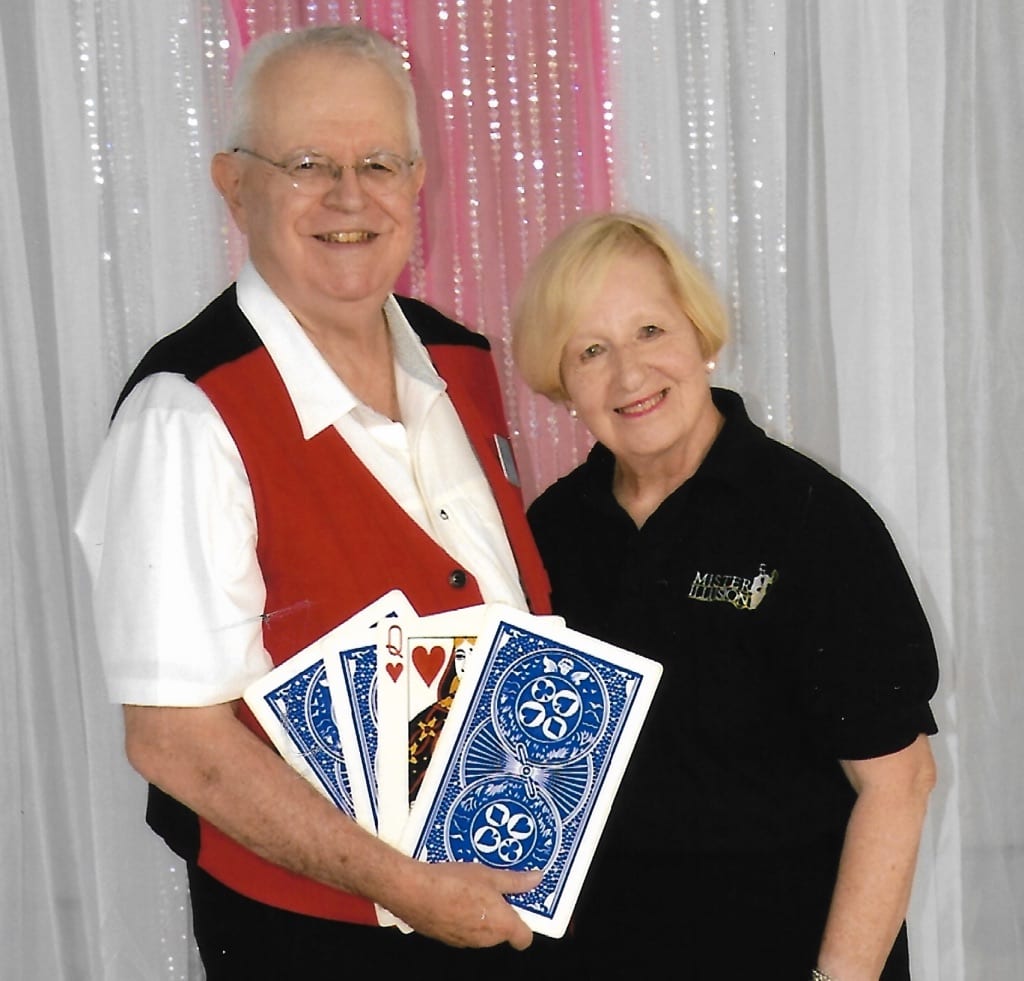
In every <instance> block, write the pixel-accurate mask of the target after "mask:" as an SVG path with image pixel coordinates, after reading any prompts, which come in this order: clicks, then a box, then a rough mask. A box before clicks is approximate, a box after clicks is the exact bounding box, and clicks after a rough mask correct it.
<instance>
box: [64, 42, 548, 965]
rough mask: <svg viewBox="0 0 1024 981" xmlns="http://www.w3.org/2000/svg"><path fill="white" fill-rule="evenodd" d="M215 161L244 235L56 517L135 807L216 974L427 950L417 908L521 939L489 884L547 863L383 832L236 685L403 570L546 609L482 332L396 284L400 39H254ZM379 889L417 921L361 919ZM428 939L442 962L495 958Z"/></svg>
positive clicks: (401, 178) (519, 880)
mask: <svg viewBox="0 0 1024 981" xmlns="http://www.w3.org/2000/svg"><path fill="white" fill-rule="evenodd" d="M212 176H213V180H214V182H215V184H216V186H217V188H218V189H219V191H220V193H221V194H222V195H223V197H224V200H225V201H226V203H227V205H228V208H229V209H230V211H231V214H232V215H233V217H234V220H235V221H236V222H237V224H238V226H239V228H241V230H242V231H243V232H244V233H245V235H246V236H247V239H248V245H249V261H248V263H247V264H246V266H245V267H244V269H243V270H242V271H241V274H240V275H239V277H238V281H237V283H236V284H235V285H233V286H232V287H230V288H229V289H228V290H227V291H226V292H225V293H224V294H222V295H221V296H220V297H218V298H217V299H215V300H214V301H213V302H212V303H211V304H210V305H209V306H208V307H207V308H206V309H205V310H204V311H203V312H202V313H200V314H199V316H198V317H196V319H195V320H194V321H192V322H191V323H190V324H188V325H187V326H185V327H184V328H182V329H181V330H179V331H177V332H176V333H174V334H171V335H170V336H168V337H166V338H164V339H163V340H162V341H160V342H159V343H157V344H156V345H155V346H154V347H153V349H152V350H151V351H150V352H149V353H148V354H147V355H146V357H145V358H144V359H143V361H142V362H141V364H140V365H139V367H138V368H137V369H136V371H135V372H134V374H133V375H132V377H131V379H130V380H129V382H128V384H127V386H126V387H125V390H124V392H123V394H122V396H121V399H120V401H119V404H118V408H117V410H116V414H115V418H114V420H113V422H112V425H111V429H110V433H109V436H108V439H107V441H106V442H105V444H104V447H103V449H102V452H101V455H100V459H99V461H98V464H97V467H96V470H95V472H94V474H93V477H92V480H91V481H90V486H89V488H88V491H87V495H86V499H85V501H84V503H83V507H82V511H81V514H80V517H79V521H78V525H77V528H76V531H77V534H78V537H79V539H80V541H81V542H82V545H83V548H84V550H85V553H86V556H87V561H88V565H89V569H90V573H91V575H92V578H93V582H94V588H95V609H96V620H97V629H98V633H99V639H100V646H101V650H102V653H103V658H104V663H105V668H106V672H107V677H108V681H109V687H110V690H111V693H112V696H113V697H114V698H115V700H117V701H118V702H121V703H123V704H124V715H125V730H126V746H127V753H128V756H129V759H130V760H131V762H132V764H133V765H134V766H135V768H136V769H137V770H138V771H139V772H140V773H141V774H142V775H143V776H145V777H146V779H147V780H148V781H149V782H150V784H151V788H152V789H151V793H150V803H149V809H148V814H147V817H148V820H149V822H150V824H151V825H152V826H153V827H154V828H155V829H156V830H157V831H158V832H159V833H160V834H161V835H163V836H164V838H165V839H166V840H167V842H168V843H169V844H170V846H171V847H172V848H173V849H174V850H175V851H177V852H178V853H179V854H181V855H182V856H183V857H184V858H185V859H186V860H187V862H188V867H189V882H190V890H191V895H192V902H193V914H194V920H195V927H196V935H197V938H198V941H199V944H200V949H201V952H202V955H203V959H204V962H205V964H206V968H207V972H208V976H209V977H210V978H220V977H224V978H238V977H246V978H257V977H271V976H287V977H295V976H300V974H301V973H302V972H304V971H310V970H314V969H323V968H328V967H330V968H334V969H337V968H338V967H339V966H341V965H342V964H348V965H352V964H353V963H360V961H359V960H356V961H353V958H359V957H360V956H362V957H363V958H365V959H364V960H363V961H362V963H365V964H366V965H367V966H372V965H374V964H379V966H380V967H381V968H383V969H384V970H386V971H387V972H388V973H390V972H391V971H393V970H398V969H401V968H402V967H408V968H411V967H413V966H414V965H416V964H422V959H423V957H424V954H425V953H426V954H427V955H429V956H430V957H434V958H437V957H440V956H441V955H442V954H443V952H444V951H445V949H446V948H444V947H443V946H442V945H441V944H438V943H436V942H435V940H426V939H424V938H425V937H426V938H436V940H440V941H442V942H443V943H444V944H448V945H451V946H452V947H480V948H484V947H495V948H497V949H496V950H494V951H492V952H490V953H493V954H499V953H501V952H502V951H504V952H507V953H508V954H509V955H510V956H511V957H513V958H515V959H517V960H518V959H519V958H521V957H522V956H523V955H520V954H516V953H514V952H512V951H511V948H518V949H520V950H521V949H524V948H526V947H527V946H529V945H530V943H531V940H532V935H531V933H530V931H529V929H527V928H526V926H525V925H524V924H523V923H522V921H521V920H520V919H519V917H518V916H517V914H516V913H515V911H514V910H513V909H512V908H511V907H510V906H509V905H508V903H507V902H506V901H505V899H504V896H503V894H509V893H515V892H519V891H523V890H526V889H530V888H532V887H533V886H534V885H536V882H537V881H538V879H539V875H535V874H534V873H521V874H520V873H503V872H499V871H496V870H490V869H487V868H484V867H481V866H475V865H463V864H457V863H451V864H438V865H426V864H423V863H419V862H415V861H412V860H411V859H408V858H406V857H404V856H402V855H401V854H399V853H398V852H396V851H394V850H393V849H391V848H390V847H388V846H387V845H385V844H384V843H382V842H381V841H380V840H378V839H377V838H375V837H374V836H372V835H370V834H367V833H366V832H365V831H363V830H361V829H360V828H359V827H358V826H357V825H356V824H355V823H354V822H353V821H351V820H349V819H348V818H347V817H345V816H343V815H342V814H341V813H340V812H339V811H337V810H335V809H334V808H333V806H332V805H330V804H329V803H328V802H327V801H326V800H325V799H324V798H323V797H322V796H321V795H320V794H319V793H317V792H316V791H315V790H314V789H313V788H312V787H311V786H309V785H308V784H307V783H306V782H305V781H304V780H302V779H301V778H300V777H298V776H297V775H296V774H295V773H294V772H293V771H292V770H291V769H290V768H289V767H288V765H287V764H286V763H284V762H283V761H282V760H281V758H280V757H279V756H277V755H276V754H275V753H274V752H273V751H272V749H271V748H270V747H269V746H268V744H267V742H266V741H265V739H264V738H263V737H262V735H261V733H260V731H259V727H258V725H257V724H256V723H255V721H254V720H253V719H252V718H251V716H249V715H247V713H246V712H245V711H244V707H243V703H241V702H240V695H241V693H242V691H243V690H244V688H245V687H246V685H247V684H248V683H250V682H251V681H252V680H253V679H255V678H257V677H259V676H260V675H261V674H263V673H264V672H266V671H267V670H269V669H270V668H271V667H272V666H273V664H275V663H280V662H281V661H283V660H285V659H287V658H288V657H289V656H290V655H292V654H294V653H295V652H297V651H299V650H301V649H302V648H304V647H305V646H307V645H309V644H310V643H311V642H312V641H314V640H315V639H316V638H317V637H319V636H321V635H323V634H324V633H326V632H327V631H329V630H330V629H331V628H332V627H334V626H335V625H336V624H338V623H340V622H341V621H343V620H345V619H346V618H348V617H349V616H351V615H352V614H353V613H355V612H357V611H358V610H359V609H360V608H362V607H363V606H365V605H366V604H368V603H369V602H371V601H372V600H374V599H376V598H377V597H378V596H380V595H381V594H383V593H384V592H386V591H387V590H388V589H391V588H394V587H398V588H401V589H402V590H404V591H405V593H406V595H407V596H408V597H409V599H410V600H411V602H412V603H413V605H414V606H415V607H416V608H417V610H418V611H419V612H420V613H422V614H428V613H433V612H436V611H439V610H443V609H451V608H456V607H460V606H467V605H470V604H473V603H478V602H482V601H503V602H506V603H511V604H514V605H516V606H518V607H519V608H527V607H529V608H531V609H533V610H535V611H537V612H546V610H547V603H548V583H547V579H546V577H545V574H544V572H543V568H542V566H541V565H540V562H539V559H538V557H537V554H536V552H535V549H534V545H533V541H532V539H531V538H530V535H529V531H528V529H527V525H526V523H525V518H524V515H523V512H522V502H521V499H520V494H519V491H518V488H517V486H515V484H514V483H513V482H512V481H511V480H510V479H509V474H508V473H506V469H505V467H504V466H503V464H502V460H501V458H500V456H499V452H498V447H499V445H500V444H501V443H502V442H503V441H504V439H505V436H504V433H505V423H504V421H503V417H502V409H501V401H500V395H499V393H498V388H497V384H496V378H495V375H494V369H493V366H492V364H491V361H490V355H489V353H488V345H487V343H486V341H485V340H484V338H483V337H482V336H481V335H478V334H473V333H471V332H469V331H467V330H465V329H464V328H462V327H460V326H459V325H457V324H454V323H453V322H451V321H449V320H448V319H446V318H445V317H443V316H442V315H441V314H439V313H438V312H437V311H435V310H433V309H431V308H430V307H427V306H426V305H424V304H422V303H419V302H416V301H412V300H406V299H402V298H396V297H395V296H394V295H393V294H392V289H393V286H394V284H395V281H396V278H397V277H398V275H399V272H400V271H401V269H402V267H403V265H404V264H405V262H406V260H407V258H408V255H409V251H410V247H411V243H412V240H413V231H414V219H415V207H416V198H417V194H418V191H419V189H420V187H421V186H422V184H423V179H424V161H423V158H422V156H421V154H420V144H419V134H418V127H417V122H416V109H415V103H414V98H413V93H412V88H411V85H410V82H409V79H408V74H407V72H406V70H405V68H404V66H403V64H402V61H401V58H400V56H399V53H398V52H397V50H396V49H395V48H394V47H393V46H392V45H390V44H389V43H388V42H386V41H385V40H384V39H383V38H381V37H380V36H379V35H377V34H375V33H373V32H371V31H368V30H366V29H364V28H361V27H333V28H317V29H310V30H306V31H301V32H297V33H294V34H279V35H272V36H268V37H265V38H262V39H261V40H260V41H258V42H257V43H256V44H255V45H254V46H253V48H252V50H250V52H249V54H248V55H247V58H246V61H245V62H244V64H243V67H242V69H241V72H240V74H239V78H238V80H237V84H236V98H235V114H234V124H233V128H232V130H231V133H230V138H229V140H228V143H227V148H226V149H225V150H224V152H221V153H218V154H217V155H216V156H215V157H214V159H213V163H212ZM375 902H376V903H379V904H381V905H382V906H384V907H385V908H387V909H389V910H391V911H392V912H393V913H395V914H396V915H397V916H399V917H400V918H401V919H402V920H404V921H405V922H406V923H408V924H409V925H411V926H412V927H413V928H414V930H415V931H416V934H414V935H412V936H407V935H404V934H402V933H401V932H399V931H397V930H393V929H391V930H383V929H379V928H368V926H367V925H369V924H374V923H375V922H376V920H375V916H374V905H373V904H374V903H375ZM498 945H500V948H499V947H498ZM536 949H537V948H535V949H534V950H535V951H536ZM444 956H445V957H447V958H448V959H449V961H450V962H451V964H454V965H455V967H454V968H453V967H451V966H450V965H449V966H448V967H442V970H444V971H445V972H446V973H448V974H449V975H450V976H451V975H453V974H457V973H458V965H460V964H463V965H465V964H467V963H469V964H471V965H475V967H481V966H483V963H484V961H485V960H486V958H484V960H480V959H479V958H480V957H481V956H482V952H468V951H460V952H454V951H453V952H451V953H449V954H445V955H444ZM501 956H504V954H501ZM474 957H476V958H477V959H474ZM486 962H487V963H491V961H486ZM439 963H440V964H442V965H444V964H445V963H448V962H447V961H445V960H444V959H442V960H441V961H440V962H439ZM520 963H521V961H520ZM473 969H475V968H473ZM471 970H472V969H470V968H467V971H466V973H467V974H468V973H471Z"/></svg>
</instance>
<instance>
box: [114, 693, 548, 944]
mask: <svg viewBox="0 0 1024 981" xmlns="http://www.w3.org/2000/svg"><path fill="white" fill-rule="evenodd" d="M125 740H126V744H127V750H128V757H129V759H130V760H131V762H132V764H133V765H134V766H135V768H136V769H137V770H138V771H139V772H140V773H141V774H142V775H143V776H144V777H145V778H146V779H147V780H149V781H150V782H151V783H155V784H156V785H157V786H159V787H161V788H162V789H163V790H165V791H166V792H167V793H169V794H170V795H171V796H172V797H175V798H177V799H178V800H180V801H182V802H183V803H184V804H186V805H187V806H188V807H190V808H191V809H192V810H194V811H195V812H196V813H197V814H201V815H203V816H204V817H205V818H206V819H207V820H209V821H211V822H212V823H213V824H216V825H217V826H218V827H219V828H220V829H221V830H222V831H224V832H225V833H226V834H229V835H231V836H232V837H233V838H235V839H236V840H238V841H240V842H242V844H244V845H245V846H246V847H248V848H250V849H252V850H253V851H255V852H256V853H258V854H260V855H262V856H263V857H264V858H267V859H269V860H270V861H271V862H275V863H276V864H278V865H283V866H284V867H285V868H288V869H291V870H292V871H294V872H298V873H300V874H301V875H306V876H309V877H310V878H313V879H317V880H319V881H321V882H325V883H327V884H328V885H331V886H334V887H335V888H338V889H343V890H345V891H346V892H351V893H355V894H356V895H360V896H365V897H366V898H368V899H371V900H373V901H374V902H377V903H379V904H380V905H381V906H383V907H384V908H385V909H387V910H389V911H390V912H392V913H394V915H395V916H398V917H399V918H401V919H402V920H404V921H405V922H406V923H407V924H408V925H409V926H410V927H412V928H413V929H414V930H416V931H417V932H418V933H422V934H424V935H426V936H429V937H434V938H435V939H437V940H440V941H442V942H444V943H446V944H451V945H453V946H456V947H489V946H494V945H496V944H500V943H503V942H505V941H507V942H508V943H509V944H511V945H512V946H513V947H515V948H516V949H518V950H523V949H525V948H526V947H529V945H530V943H531V942H532V940H533V934H532V932H531V931H530V928H529V927H527V925H526V924H525V923H523V921H522V920H521V919H520V918H519V914H518V913H517V912H516V911H515V910H514V909H513V908H512V907H511V906H510V905H509V904H508V902H507V901H506V899H505V895H504V894H511V893H516V892H527V891H529V890H530V889H533V888H534V887H535V886H536V885H537V884H538V883H539V882H540V879H541V875H542V874H541V873H540V872H508V871H503V870H500V869H491V868H488V867H487V866H484V865H474V864H468V863H463V862H446V863H441V864H427V863H425V862H418V861H416V860H415V859H412V858H409V857H408V856H406V855H402V854H401V853H400V852H398V851H397V850H395V849H394V848H392V847H391V846H390V845H387V844H385V843H384V842H383V841H381V840H380V839H379V838H377V837H376V836H374V835H371V834H369V833H368V832H366V831H364V830H363V829H362V828H360V827H359V826H358V825H357V824H356V823H355V822H354V821H352V820H350V819H349V818H347V817H345V816H344V815H343V814H342V813H341V812H340V811H339V810H338V809H337V808H336V807H335V806H334V805H333V804H331V802H330V801H328V800H327V798H326V797H324V796H323V795H322V794H320V793H318V792H317V791H316V790H314V789H313V787H312V786H311V785H310V784H309V783H307V782H306V781H305V780H304V779H303V778H302V777H300V776H299V775H298V774H297V773H296V772H295V771H294V770H293V769H292V768H291V767H290V766H288V764H287V763H285V762H284V760H282V759H281V757H280V756H278V755H277V754H276V753H275V752H274V751H273V750H272V749H270V747H269V746H267V745H266V744H265V743H263V742H262V741H261V740H259V739H257V737H256V736H255V735H253V733H251V732H250V731H249V730H248V729H247V728H246V727H245V726H244V725H243V724H242V723H241V722H240V721H239V720H238V719H237V718H236V716H235V712H234V706H233V705H231V704H227V703H225V704H221V705H211V706H208V707H205V708H157V707H147V706H138V705H127V706H125Z"/></svg>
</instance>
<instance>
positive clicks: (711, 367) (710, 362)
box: [704, 360, 717, 375]
mask: <svg viewBox="0 0 1024 981" xmlns="http://www.w3.org/2000/svg"><path fill="white" fill-rule="evenodd" d="M716 366H717V362H716V361H714V360H708V361H705V362H704V367H705V368H707V370H708V374H709V375H710V374H711V372H712V371H714V370H715V367H716Z"/></svg>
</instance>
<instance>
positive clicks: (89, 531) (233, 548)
mask: <svg viewBox="0 0 1024 981" xmlns="http://www.w3.org/2000/svg"><path fill="white" fill-rule="evenodd" d="M75 534H76V536H77V537H78V540H79V542H80V544H81V546H82V549H83V552H84V554H85V559H86V563H87V565H88V567H89V573H90V576H91V577H92V583H93V610H94V614H95V620H96V633H97V637H98V639H99V645H100V651H101V655H102V658H103V663H104V669H105V673H106V679H107V687H108V691H109V693H110V697H111V699H112V700H114V701H116V702H122V703H126V704H137V705H177V706H201V705H213V704H216V703H219V702H224V701H229V700H232V699H235V698H238V697H239V696H240V695H241V693H242V691H243V690H244V689H245V687H246V686H247V685H248V684H249V683H250V682H251V681H253V680H255V679H256V678H258V677H260V676H261V675H263V674H264V673H266V672H267V671H268V670H270V668H271V661H270V657H269V655H268V654H267V653H266V651H265V649H264V647H263V632H262V620H261V615H262V613H263V610H264V603H265V599H266V588H265V586H264V582H263V576H262V573H261V571H260V568H259V564H258V562H257V559H256V518H255V508H254V505H253V499H252V492H251V490H250V488H249V482H248V479H247V477H246V473H245V469H244V467H243V464H242V461H241V458H240V456H239V453H238V449H237V447H236V446H235V444H234V441H233V440H232V438H231V435H230V434H229V433H228V431H227V428H226V426H225V425H224V423H223V421H222V420H221V418H220V416H219V415H218V414H217V412H216V410H215V409H214V408H213V406H212V404H211V403H210V401H209V399H207V397H206V395H205V394H204V393H203V392H202V390H201V389H199V388H198V387H197V386H195V385H193V384H192V383H190V382H188V381H187V380H186V379H185V378H183V377H181V376H179V375H171V374H159V375H153V376H151V377H149V378H147V379H145V380H144V381H142V382H141V383H140V384H139V385H138V386H136V388H135V389H134V390H133V391H132V393H131V395H129V397H128V398H127V399H126V400H125V402H124V403H123V405H122V406H121V408H120V410H119V411H118V414H117V416H116V418H115V420H114V422H113V424H112V426H111V429H110V432H109V434H108V436H107V439H106V441H105V443H104V445H103V447H102V449H101V452H100V456H99V459H98V460H97V463H96V466H95V468H94V470H93V473H92V476H91V478H90V481H89V484H88V487H87V488H86V493H85V497H84V500H83V503H82V506H81V509H80V511H79V515H78V520H77V522H76V525H75Z"/></svg>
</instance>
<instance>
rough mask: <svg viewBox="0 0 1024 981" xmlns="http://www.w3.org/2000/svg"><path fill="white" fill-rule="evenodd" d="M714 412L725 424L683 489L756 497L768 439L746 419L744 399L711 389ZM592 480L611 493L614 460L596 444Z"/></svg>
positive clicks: (590, 470)
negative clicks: (722, 487)
mask: <svg viewBox="0 0 1024 981" xmlns="http://www.w3.org/2000/svg"><path fill="white" fill-rule="evenodd" d="M711 397H712V399H713V400H714V403H715V408H716V409H718V411H719V412H721V413H722V415H723V416H724V418H725V424H724V425H723V426H722V429H721V431H720V432H719V434H718V436H717V437H716V438H715V441H714V443H712V444H711V448H710V449H709V450H708V452H707V455H706V456H705V457H704V460H703V461H702V462H701V465H700V466H699V467H698V468H697V472H696V473H695V474H694V475H693V476H692V477H691V478H690V479H689V480H688V481H686V484H684V486H691V487H692V486H693V485H695V484H697V483H704V482H706V481H707V482H714V481H721V482H723V483H726V484H729V485H730V486H732V487H734V488H736V489H737V490H739V491H740V492H742V493H750V494H756V493H757V488H758V486H759V481H763V480H764V479H765V473H764V470H763V469H762V468H763V464H762V462H761V460H762V454H763V452H764V448H765V447H766V445H767V442H768V437H767V436H766V435H765V433H764V430H762V429H760V428H759V427H758V426H756V425H755V424H754V423H753V422H751V420H750V417H749V416H748V415H747V410H746V407H745V406H744V404H743V399H742V398H741V397H740V396H739V395H737V394H736V393H735V392H731V391H729V390H728V389H725V388H713V389H711ZM586 467H587V471H588V474H589V480H590V481H592V482H593V483H594V484H595V485H596V486H598V487H604V488H607V490H608V491H609V493H610V490H611V482H612V477H613V473H614V469H615V459H614V457H613V456H612V454H611V452H609V450H608V449H607V447H605V446H604V445H603V444H601V443H596V444H595V445H594V447H593V449H592V450H591V452H590V455H589V456H588V457H587V461H586Z"/></svg>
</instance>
